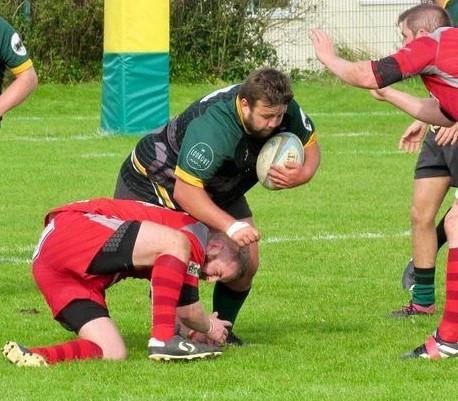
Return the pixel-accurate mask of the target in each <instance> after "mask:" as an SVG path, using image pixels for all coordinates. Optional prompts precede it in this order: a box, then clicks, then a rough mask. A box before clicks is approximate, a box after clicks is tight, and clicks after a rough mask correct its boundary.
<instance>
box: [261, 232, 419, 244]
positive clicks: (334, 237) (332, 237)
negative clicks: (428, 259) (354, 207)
mask: <svg viewBox="0 0 458 401" xmlns="http://www.w3.org/2000/svg"><path fill="white" fill-rule="evenodd" d="M408 236H410V231H403V232H400V233H394V234H385V233H350V234H332V233H327V234H318V235H312V236H292V237H270V238H266V239H263V240H261V242H262V243H266V244H275V243H279V242H300V241H307V240H312V241H346V240H352V239H387V238H399V237H408Z"/></svg>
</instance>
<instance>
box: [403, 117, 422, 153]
mask: <svg viewBox="0 0 458 401" xmlns="http://www.w3.org/2000/svg"><path fill="white" fill-rule="evenodd" d="M428 125H429V124H426V123H424V122H423V121H419V120H415V121H414V122H413V123H412V124H410V125H409V126H408V127H407V128H406V130H405V131H404V133H403V134H402V136H401V138H400V140H399V150H403V151H404V152H408V153H414V152H418V150H419V149H420V147H421V144H422V142H423V139H424V137H425V135H426V132H427V130H428Z"/></svg>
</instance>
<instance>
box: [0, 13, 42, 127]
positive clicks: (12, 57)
mask: <svg viewBox="0 0 458 401" xmlns="http://www.w3.org/2000/svg"><path fill="white" fill-rule="evenodd" d="M6 69H8V70H10V71H11V73H12V74H13V76H14V79H13V81H12V82H11V84H10V85H9V86H8V87H7V88H6V89H5V90H4V91H3V92H2V93H1V94H0V120H1V119H2V117H3V115H4V114H5V113H6V112H7V111H9V110H11V109H12V108H13V107H14V106H16V105H18V104H19V103H21V102H22V101H23V100H24V99H25V98H26V97H27V96H29V95H30V93H31V92H32V91H33V90H34V89H35V88H36V87H37V85H38V78H37V74H36V73H35V69H34V68H33V65H32V61H31V60H30V58H29V55H28V54H27V50H26V48H25V47H24V44H23V43H22V40H21V38H20V36H19V35H18V33H17V32H16V31H15V30H14V29H13V27H12V26H11V25H10V24H9V23H8V22H6V21H5V20H4V19H3V18H1V17H0V91H1V88H2V86H3V81H4V78H5V72H6Z"/></svg>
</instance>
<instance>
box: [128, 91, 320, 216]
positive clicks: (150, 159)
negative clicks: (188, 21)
mask: <svg viewBox="0 0 458 401" xmlns="http://www.w3.org/2000/svg"><path fill="white" fill-rule="evenodd" d="M239 86H240V85H233V86H229V87H227V88H224V89H221V90H218V91H215V92H213V93H211V94H209V95H207V96H205V97H203V98H202V99H200V100H198V101H196V102H194V103H193V104H192V105H191V106H189V107H188V108H187V109H186V110H185V111H184V112H183V113H182V114H180V115H179V116H178V117H176V118H174V119H172V120H171V121H170V122H169V123H168V124H167V125H166V126H165V127H164V128H163V129H161V130H159V131H158V132H154V133H151V134H148V135H146V136H145V137H143V138H142V139H141V140H140V142H139V143H138V144H137V146H136V147H135V149H134V151H133V152H132V154H131V156H130V157H129V158H128V159H127V160H126V161H125V162H124V164H123V166H122V168H121V177H122V179H123V181H124V183H125V184H126V185H127V187H128V188H129V190H131V191H132V192H133V193H134V194H136V195H137V196H138V197H139V198H140V199H143V200H144V201H146V202H152V203H159V204H161V205H163V206H166V207H169V208H173V209H179V210H180V207H179V205H178V204H177V203H176V202H175V201H174V200H173V196H172V195H173V188H174V185H175V177H176V176H177V177H179V178H180V179H182V180H183V181H185V182H187V183H189V184H191V185H194V186H197V187H201V188H204V189H205V191H206V192H207V193H208V194H209V196H210V197H211V198H212V200H213V201H214V202H215V203H216V204H217V205H219V206H220V207H221V208H224V207H225V206H227V205H229V204H231V203H232V202H234V201H235V200H237V199H238V198H240V197H241V196H243V194H245V193H246V192H247V191H248V190H249V189H250V188H251V187H252V186H253V185H255V184H256V183H257V177H256V159H257V156H258V154H259V151H260V149H261V147H262V145H263V144H264V143H265V142H266V141H267V139H268V138H254V137H252V136H250V135H249V134H247V133H246V132H245V130H244V127H243V124H242V120H241V117H240V114H239V111H238V107H237V103H238V101H239V100H238V97H237V93H238V90H239ZM284 131H288V132H292V133H294V134H295V135H297V136H298V137H299V139H300V140H301V141H302V143H303V144H304V146H305V147H306V146H309V145H311V144H312V143H314V142H315V141H316V138H315V135H314V126H313V123H312V121H311V120H310V118H309V117H308V116H307V115H306V114H305V113H304V112H303V111H302V110H301V108H300V107H299V105H298V104H297V102H296V101H295V100H294V99H293V100H292V101H291V102H290V104H289V105H288V108H287V111H286V113H285V115H284V118H283V120H282V123H281V125H280V126H279V127H278V128H277V129H276V130H275V131H274V132H273V133H272V135H274V134H276V133H278V132H284Z"/></svg>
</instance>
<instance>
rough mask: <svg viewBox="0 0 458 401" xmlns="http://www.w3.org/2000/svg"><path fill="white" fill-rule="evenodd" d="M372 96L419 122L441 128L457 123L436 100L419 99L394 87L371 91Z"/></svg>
mask: <svg viewBox="0 0 458 401" xmlns="http://www.w3.org/2000/svg"><path fill="white" fill-rule="evenodd" d="M371 94H372V96H374V98H376V99H377V100H382V101H386V102H388V103H391V104H392V105H393V106H396V107H397V108H399V109H401V110H403V111H404V112H406V113H407V114H410V115H411V116H412V117H413V118H415V119H417V120H420V121H424V122H428V123H430V124H433V125H439V126H441V127H450V126H452V125H453V124H454V123H455V121H452V120H449V119H448V118H447V117H446V116H445V115H444V114H443V113H442V110H441V108H440V105H439V102H438V101H437V100H436V99H434V98H419V97H416V96H412V95H410V94H408V93H405V92H402V91H400V90H397V89H394V88H392V87H386V88H383V89H375V90H371Z"/></svg>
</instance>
